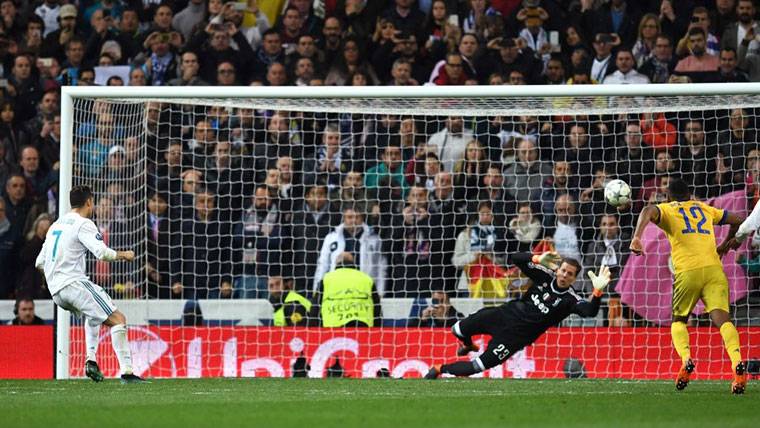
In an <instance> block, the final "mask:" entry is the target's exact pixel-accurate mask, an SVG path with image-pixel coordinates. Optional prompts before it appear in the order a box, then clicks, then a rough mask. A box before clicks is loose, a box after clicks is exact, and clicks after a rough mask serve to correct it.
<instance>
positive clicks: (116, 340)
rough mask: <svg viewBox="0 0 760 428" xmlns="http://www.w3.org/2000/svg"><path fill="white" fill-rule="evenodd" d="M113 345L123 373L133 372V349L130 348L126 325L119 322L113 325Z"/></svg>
mask: <svg viewBox="0 0 760 428" xmlns="http://www.w3.org/2000/svg"><path fill="white" fill-rule="evenodd" d="M111 345H113V351H114V352H115V353H116V358H117V359H118V360H119V367H120V368H121V374H123V375H124V374H132V351H130V350H129V339H127V326H126V325H124V324H118V325H115V326H113V327H111Z"/></svg>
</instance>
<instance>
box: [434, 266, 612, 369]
mask: <svg viewBox="0 0 760 428" xmlns="http://www.w3.org/2000/svg"><path fill="white" fill-rule="evenodd" d="M512 262H513V263H514V264H515V265H516V266H517V267H518V268H520V270H521V271H522V272H523V273H524V274H525V275H526V276H527V277H528V278H530V280H531V281H532V282H533V285H531V287H530V288H529V289H528V290H527V291H526V292H525V294H524V295H523V297H522V298H521V299H520V300H513V301H510V302H507V303H505V304H503V305H501V306H498V307H493V308H483V309H481V310H479V311H478V312H475V313H474V314H472V315H470V316H468V317H467V318H465V319H463V320H461V321H459V322H457V323H456V324H454V326H453V327H452V328H451V331H452V332H453V333H454V336H456V337H457V339H459V341H460V347H459V349H458V350H457V355H459V356H465V355H467V354H468V353H469V352H471V351H472V352H477V351H478V350H479V348H478V346H477V345H475V344H474V343H472V336H475V335H479V334H489V335H491V340H490V341H489V342H488V347H487V348H486V350H485V352H483V353H482V354H481V355H480V356H478V357H477V358H475V359H474V360H472V361H457V362H453V363H449V364H436V365H434V366H433V367H431V368H430V371H429V372H428V373H427V374H426V375H425V379H436V378H438V377H439V376H440V375H441V374H444V373H446V374H451V375H455V376H470V375H473V374H475V373H480V372H482V371H485V370H487V369H490V368H492V367H496V366H498V365H499V364H502V363H503V362H504V361H506V360H507V359H509V357H511V356H512V355H514V354H515V353H516V352H517V351H519V350H521V349H522V348H524V347H526V346H528V345H530V344H532V343H533V342H535V341H536V340H537V339H538V338H539V337H541V335H542V334H544V332H545V331H546V330H548V329H549V328H550V327H553V326H555V325H558V324H559V323H560V322H562V320H564V319H565V318H567V317H568V316H569V315H570V314H578V315H580V316H582V317H594V316H596V314H597V313H598V312H599V304H600V301H601V297H602V294H603V292H604V288H605V287H607V284H609V282H610V270H609V268H607V266H601V268H600V269H599V274H598V275H597V274H595V273H594V272H589V273H588V276H589V278H590V279H591V282H592V284H593V286H594V293H593V296H592V297H591V299H589V300H586V299H584V298H582V297H580V296H579V295H578V294H576V292H575V290H573V288H572V285H573V283H574V282H575V279H576V277H577V275H578V274H579V273H580V271H581V264H580V263H579V262H578V261H577V260H574V259H570V258H564V259H563V258H561V257H560V256H559V255H558V254H557V253H553V252H548V253H544V254H541V255H540V256H539V255H531V254H515V255H513V256H512Z"/></svg>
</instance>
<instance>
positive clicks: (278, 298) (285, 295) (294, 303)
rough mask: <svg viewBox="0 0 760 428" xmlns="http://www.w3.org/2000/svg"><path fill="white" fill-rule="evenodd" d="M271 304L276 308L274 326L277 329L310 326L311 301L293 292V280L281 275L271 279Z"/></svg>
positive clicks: (269, 284) (269, 283)
mask: <svg viewBox="0 0 760 428" xmlns="http://www.w3.org/2000/svg"><path fill="white" fill-rule="evenodd" d="M267 288H268V289H269V302H270V303H271V304H272V307H273V308H274V318H273V324H274V326H275V327H285V326H295V325H301V326H305V325H307V324H308V317H307V315H308V314H309V311H311V306H312V304H311V301H309V299H307V298H306V297H304V296H302V295H300V294H298V293H296V292H295V291H293V280H292V279H290V278H283V277H282V276H279V275H273V276H270V277H269V280H268V281H267Z"/></svg>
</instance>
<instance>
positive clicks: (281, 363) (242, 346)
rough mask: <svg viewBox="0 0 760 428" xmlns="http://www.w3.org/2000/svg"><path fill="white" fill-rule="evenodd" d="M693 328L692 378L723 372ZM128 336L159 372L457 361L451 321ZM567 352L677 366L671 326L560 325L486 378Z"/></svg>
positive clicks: (144, 370) (78, 370)
mask: <svg viewBox="0 0 760 428" xmlns="http://www.w3.org/2000/svg"><path fill="white" fill-rule="evenodd" d="M739 331H740V335H741V340H742V345H743V346H744V349H743V351H744V353H745V356H746V357H749V358H752V359H760V351H759V350H758V348H757V346H756V344H758V343H760V328H758V327H752V328H739ZM690 332H691V345H692V352H693V353H694V354H693V357H694V359H695V361H697V364H698V366H697V372H696V376H695V378H696V379H728V378H729V371H730V369H729V362H728V358H727V357H726V355H725V351H724V349H723V343H722V340H721V337H720V335H719V334H718V331H717V330H716V329H713V328H707V327H705V328H692V329H690ZM129 336H130V340H131V345H132V353H133V365H134V368H135V372H136V373H137V374H140V375H143V376H148V377H156V378H158V377H191V378H193V377H219V376H227V377H268V376H278V377H282V376H284V377H289V376H291V375H292V373H291V367H292V365H293V362H294V361H295V359H296V358H297V357H298V356H299V355H301V354H303V355H304V357H306V359H307V360H308V362H309V364H310V366H311V370H310V372H309V376H311V377H323V376H325V375H326V371H327V367H329V366H331V365H333V364H334V363H335V361H336V359H337V360H338V361H339V363H340V366H341V367H342V368H343V370H344V375H345V376H348V377H352V378H361V377H365V378H366V377H375V376H376V374H377V371H378V370H379V369H381V368H386V369H388V371H389V372H390V373H391V375H392V376H393V377H407V378H414V377H420V376H422V375H423V374H424V373H425V372H426V371H427V369H428V367H429V366H430V365H431V364H433V363H441V362H444V361H451V360H455V359H457V357H456V355H455V351H456V346H457V345H456V341H455V339H454V337H453V336H452V335H451V334H450V332H449V331H448V329H435V330H432V329H421V328H391V329H387V328H384V329H358V328H352V329H320V328H311V329H305V328H276V327H275V328H272V327H130V333H129ZM71 339H72V354H71V355H72V357H71V375H72V376H74V377H81V376H83V375H84V374H83V366H84V336H83V330H82V329H81V328H74V329H73V330H72V333H71ZM484 339H485V338H480V339H478V341H479V342H480V343H482V341H483V340H484ZM750 344H752V345H755V346H749V345H750ZM571 358H572V359H576V360H579V361H580V362H582V364H583V366H584V369H585V374H586V376H588V377H612V378H623V379H671V378H672V377H673V375H674V373H675V372H676V371H677V369H678V366H679V361H678V358H677V356H676V354H675V352H674V351H673V349H672V346H671V338H670V329H668V328H622V329H621V328H611V329H608V328H558V329H552V330H550V331H548V332H547V333H546V334H545V335H544V336H542V337H541V339H540V340H539V341H538V342H537V343H536V344H534V345H533V346H531V347H528V348H526V349H525V350H523V351H522V352H519V353H517V354H515V355H514V356H513V357H512V358H511V359H510V360H509V361H507V362H506V363H505V364H504V365H503V366H499V367H496V368H493V369H491V370H489V371H487V372H486V373H485V374H484V376H485V377H491V378H561V377H564V376H565V374H564V371H563V365H564V364H565V362H566V360H568V359H571ZM99 361H100V365H101V368H102V369H103V371H104V372H105V374H106V375H107V376H116V375H117V374H118V364H117V362H116V358H115V356H114V354H113V350H112V349H111V343H110V336H109V335H108V333H107V330H105V329H104V330H103V331H102V336H101V344H100V348H99ZM48 366H52V364H48Z"/></svg>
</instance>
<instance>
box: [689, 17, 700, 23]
mask: <svg viewBox="0 0 760 428" xmlns="http://www.w3.org/2000/svg"><path fill="white" fill-rule="evenodd" d="M691 22H692V23H693V24H696V23H697V22H699V17H698V16H692V17H691Z"/></svg>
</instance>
